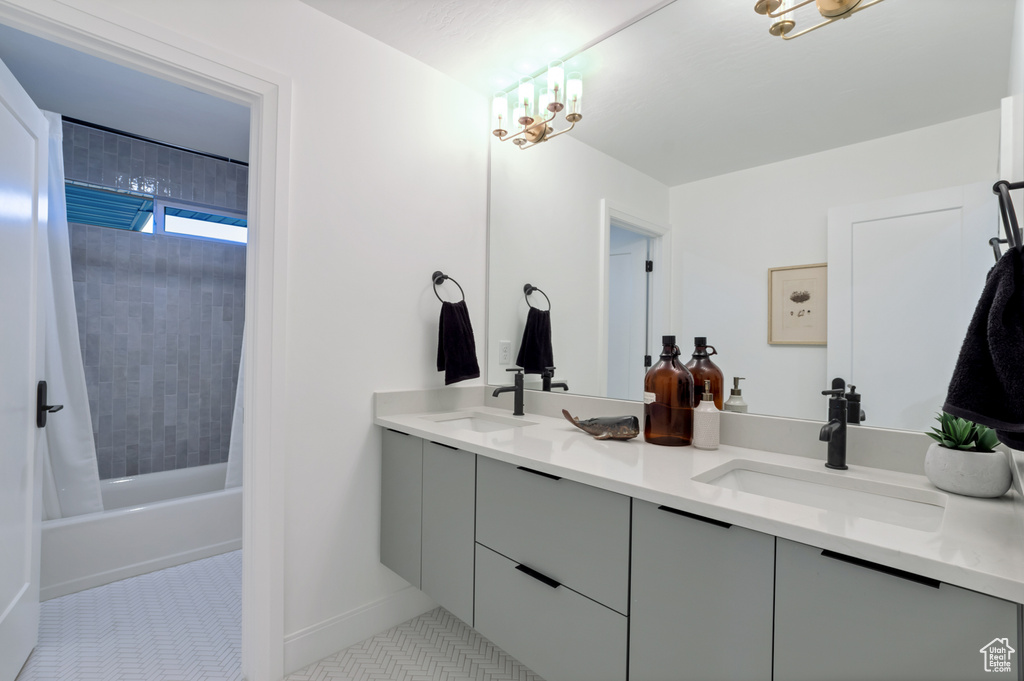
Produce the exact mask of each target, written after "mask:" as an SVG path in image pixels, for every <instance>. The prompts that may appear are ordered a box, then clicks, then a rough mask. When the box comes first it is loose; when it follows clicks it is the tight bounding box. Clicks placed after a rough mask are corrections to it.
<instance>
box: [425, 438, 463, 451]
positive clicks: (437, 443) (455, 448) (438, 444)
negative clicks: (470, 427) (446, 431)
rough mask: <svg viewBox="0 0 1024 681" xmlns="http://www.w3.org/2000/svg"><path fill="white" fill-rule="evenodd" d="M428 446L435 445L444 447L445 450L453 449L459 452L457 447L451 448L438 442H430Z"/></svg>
mask: <svg viewBox="0 0 1024 681" xmlns="http://www.w3.org/2000/svg"><path fill="white" fill-rule="evenodd" d="M430 444H432V445H437V446H438V447H444V448H445V449H454V450H455V451H459V448H458V447H452V446H451V445H443V444H441V443H440V442H434V441H433V440H431V441H430Z"/></svg>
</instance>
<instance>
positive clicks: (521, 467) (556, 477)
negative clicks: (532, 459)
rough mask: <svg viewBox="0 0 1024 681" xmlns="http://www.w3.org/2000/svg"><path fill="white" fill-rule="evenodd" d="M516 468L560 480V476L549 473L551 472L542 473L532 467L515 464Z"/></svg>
mask: <svg viewBox="0 0 1024 681" xmlns="http://www.w3.org/2000/svg"><path fill="white" fill-rule="evenodd" d="M516 470H520V471H526V472H527V473H533V474H534V475H539V476H541V477H542V478H550V479H551V480H561V478H560V477H558V476H557V475H551V473H543V472H541V471H535V470H533V469H532V468H527V467H526V466H516Z"/></svg>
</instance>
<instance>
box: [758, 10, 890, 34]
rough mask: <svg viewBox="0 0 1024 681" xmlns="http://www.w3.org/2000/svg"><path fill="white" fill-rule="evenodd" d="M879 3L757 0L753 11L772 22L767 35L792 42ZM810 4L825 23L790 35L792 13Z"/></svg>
mask: <svg viewBox="0 0 1024 681" xmlns="http://www.w3.org/2000/svg"><path fill="white" fill-rule="evenodd" d="M880 2H882V0H870V2H864V0H757V2H756V3H754V11H755V12H757V13H758V14H764V15H767V16H768V17H769V18H770V19H771V20H772V23H771V26H770V27H769V28H768V32H769V33H771V34H772V35H774V36H779V37H781V38H782V39H783V40H792V39H793V38H799V37H800V36H802V35H804V34H805V33H810V32H811V31H813V30H814V29H816V28H821V27H822V26H825V25H826V24H831V23H832V22H834V21H838V20H840V19H845V18H847V17H849V16H851V15H853V14H856V13H857V12H859V11H861V10H863V9H867V8H868V7H871V6H872V5H877V4H878V3H880ZM811 3H814V4H815V5H817V9H818V13H819V14H821V16H822V17H824V18H825V21H822V22H821V23H820V24H815V25H814V26H811V27H810V28H805V29H804V30H802V31H799V32H797V33H793V34H790V32H791V31H792V30H793V29H794V28H796V21H795V19H794V14H793V12H794V11H795V10H797V9H798V8H800V7H803V6H804V5H810V4H811ZM787 15H788V16H787Z"/></svg>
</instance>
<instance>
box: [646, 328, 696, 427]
mask: <svg viewBox="0 0 1024 681" xmlns="http://www.w3.org/2000/svg"><path fill="white" fill-rule="evenodd" d="M661 342H662V345H663V346H664V347H663V348H662V350H661V360H660V361H659V362H658V363H657V364H655V365H654V366H652V367H651V368H650V369H649V370H648V371H647V375H646V376H645V377H644V441H645V442H650V443H651V444H655V445H669V446H672V447H681V446H685V445H688V444H690V443H691V442H692V440H693V376H691V375H690V372H689V371H687V369H686V367H684V366H683V365H682V364H681V363H680V362H679V360H678V359H677V358H678V357H679V348H678V347H677V346H676V337H675V336H662V338H661Z"/></svg>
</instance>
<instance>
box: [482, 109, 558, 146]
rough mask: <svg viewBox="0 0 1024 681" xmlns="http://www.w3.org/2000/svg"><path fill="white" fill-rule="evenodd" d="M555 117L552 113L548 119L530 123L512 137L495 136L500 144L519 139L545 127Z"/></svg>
mask: <svg viewBox="0 0 1024 681" xmlns="http://www.w3.org/2000/svg"><path fill="white" fill-rule="evenodd" d="M555 115H556V114H554V113H552V114H551V117H550V118H546V119H544V120H542V121H537V122H535V123H530V124H529V125H528V126H526V127H525V128H523V129H522V130H520V131H519V132H517V133H514V134H512V135H505V136H504V137H500V136H496V137H498V139H499V140H501V141H502V142H507V141H509V140H510V139H513V138H515V137H519V136H520V135H525V134H527V133H529V132H532V131H534V130H536V129H537V128H539V127H541V126H542V125H547V124H548V123H550V122H551V121H553V120H555ZM531 146H532V145H531Z"/></svg>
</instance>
